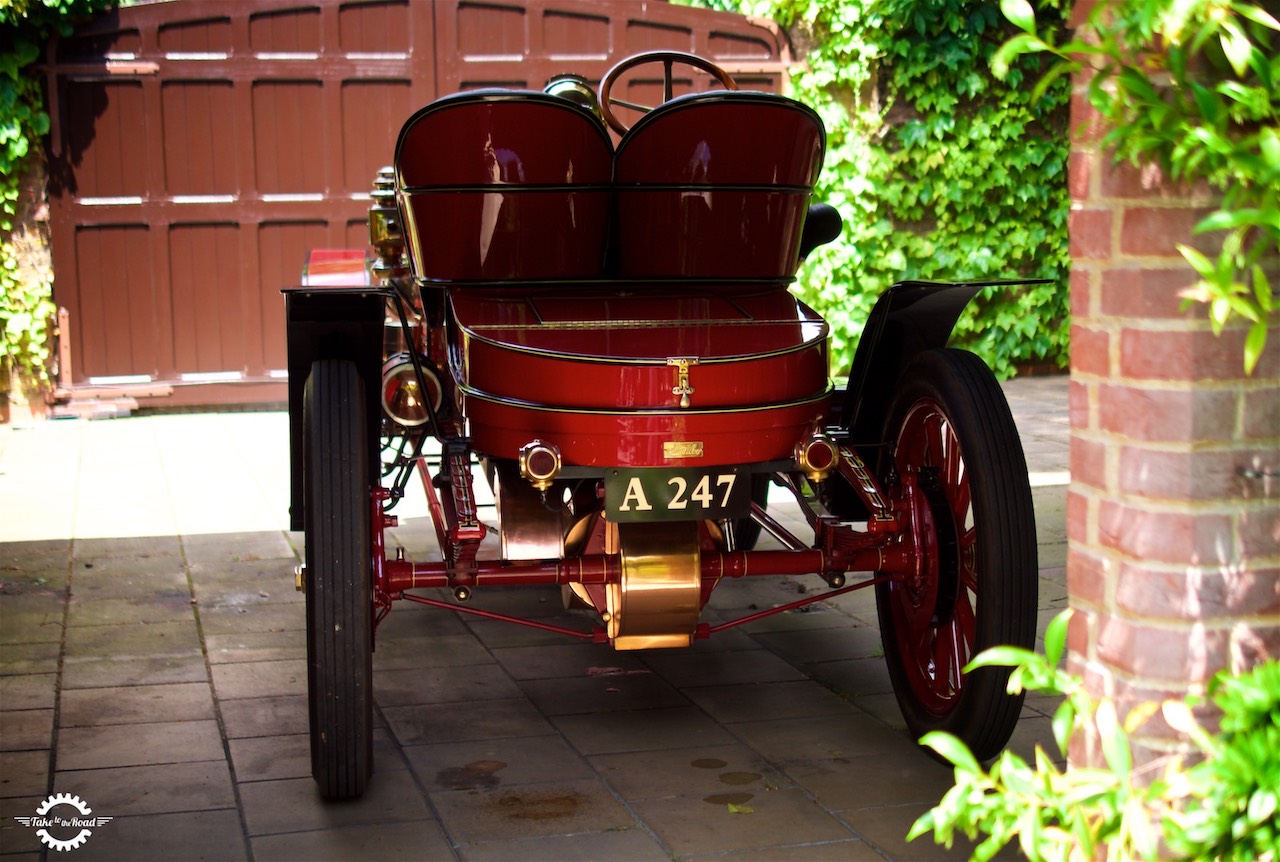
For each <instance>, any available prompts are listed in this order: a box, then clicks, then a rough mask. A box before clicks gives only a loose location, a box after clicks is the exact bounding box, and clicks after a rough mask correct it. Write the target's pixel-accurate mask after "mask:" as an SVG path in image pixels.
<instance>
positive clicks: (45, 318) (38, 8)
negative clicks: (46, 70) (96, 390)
mask: <svg viewBox="0 0 1280 862" xmlns="http://www.w3.org/2000/svg"><path fill="white" fill-rule="evenodd" d="M118 2H119V0H12V2H11V0H0V40H2V41H3V44H4V46H5V48H4V51H3V52H0V231H3V232H4V234H5V235H6V237H5V240H4V242H3V243H0V347H3V350H4V352H3V356H2V357H0V358H2V359H3V361H5V362H6V363H8V364H9V365H10V367H11V368H14V369H17V370H19V371H22V372H24V373H26V374H29V375H32V376H34V377H35V378H36V379H37V380H44V379H45V377H46V369H45V365H46V362H47V360H48V358H49V347H48V344H49V328H50V327H49V323H50V320H51V318H52V316H53V314H54V311H55V309H54V306H53V303H52V302H50V301H49V297H50V295H51V292H52V283H51V282H49V281H48V280H47V279H45V278H40V279H37V280H36V281H34V282H33V281H31V280H30V279H27V280H24V279H23V278H22V277H21V276H20V274H19V269H18V260H17V253H16V251H15V247H14V245H13V244H12V243H11V242H9V237H8V235H9V233H10V232H11V231H12V230H13V227H14V219H15V217H16V216H17V213H18V200H19V197H20V189H21V186H20V183H21V181H22V178H23V175H24V174H25V172H26V166H27V160H28V158H29V157H31V155H32V154H33V153H34V152H35V151H36V150H38V149H39V147H40V139H41V138H42V137H44V136H45V135H46V134H48V133H49V115H48V114H47V113H45V110H44V100H43V97H42V94H41V90H40V86H39V83H38V82H37V79H36V78H35V77H33V76H32V75H31V74H30V72H31V67H32V65H33V64H34V63H35V62H36V61H37V60H38V59H39V58H40V51H41V46H42V45H43V43H44V40H45V39H47V38H48V37H49V35H50V34H52V33H53V32H54V31H55V30H56V31H59V32H64V33H65V32H68V31H69V30H70V26H71V24H70V22H71V21H72V20H73V16H77V15H84V14H87V13H90V12H95V11H100V10H104V9H111V8H115V7H116V6H117V5H118Z"/></svg>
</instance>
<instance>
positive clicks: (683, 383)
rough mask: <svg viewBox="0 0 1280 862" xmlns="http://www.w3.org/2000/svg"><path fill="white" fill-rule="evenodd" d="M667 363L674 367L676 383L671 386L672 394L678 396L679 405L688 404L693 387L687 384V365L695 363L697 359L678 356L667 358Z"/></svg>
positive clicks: (684, 405)
mask: <svg viewBox="0 0 1280 862" xmlns="http://www.w3.org/2000/svg"><path fill="white" fill-rule="evenodd" d="M667 364H668V365H670V366H673V367H674V368H675V369H676V385H675V386H673V387H671V394H672V395H679V396H680V406H681V407H688V406H689V396H690V395H692V394H693V387H692V386H690V385H689V366H690V365H697V364H698V360H697V359H696V358H694V357H679V358H672V359H668V360H667Z"/></svg>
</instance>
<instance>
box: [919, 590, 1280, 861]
mask: <svg viewBox="0 0 1280 862" xmlns="http://www.w3.org/2000/svg"><path fill="white" fill-rule="evenodd" d="M1069 616H1070V612H1069V611H1068V612H1065V613H1063V614H1061V615H1059V616H1058V617H1057V618H1055V619H1054V620H1053V622H1051V623H1050V624H1049V627H1048V629H1047V630H1046V632H1045V654H1044V655H1038V654H1036V653H1033V652H1030V651H1028V650H1023V649H1018V648H1014V647H998V648H995V649H992V650H988V651H986V652H984V653H982V654H981V655H979V656H978V657H977V658H976V659H975V660H974V661H973V662H972V663H971V664H970V666H969V668H967V669H969V670H971V669H973V668H977V667H984V666H1012V667H1014V668H1015V670H1014V672H1013V675H1012V676H1011V677H1010V680H1009V688H1010V690H1011V691H1017V690H1026V691H1038V692H1045V693H1049V694H1056V695H1061V696H1062V697H1063V701H1062V704H1061V705H1060V706H1059V708H1058V709H1057V711H1056V712H1055V714H1054V716H1053V735H1054V741H1055V743H1056V744H1057V747H1058V756H1059V757H1061V758H1065V757H1066V753H1067V747H1068V745H1069V744H1070V741H1071V739H1072V737H1073V736H1074V735H1075V734H1076V733H1079V732H1082V731H1086V730H1087V731H1088V732H1091V733H1094V734H1096V738H1097V740H1098V743H1099V747H1100V749H1101V751H1102V755H1103V758H1104V761H1105V765H1104V766H1098V767H1072V768H1069V769H1066V770H1065V771H1064V770H1062V769H1060V768H1059V767H1058V766H1057V764H1056V762H1055V760H1054V759H1053V758H1051V757H1050V756H1049V755H1048V754H1046V753H1045V751H1044V750H1043V749H1042V748H1040V747H1039V746H1037V747H1036V749H1035V754H1034V764H1028V763H1027V761H1026V760H1025V759H1024V758H1022V757H1020V756H1019V755H1017V754H1015V753H1013V752H1011V751H1005V752H1003V753H1002V754H1000V756H999V757H997V758H996V759H995V761H993V762H992V764H991V765H990V766H989V767H984V766H983V765H982V764H980V763H978V761H977V760H975V759H974V757H973V755H972V754H971V753H970V752H969V750H968V748H967V747H965V745H964V744H963V743H961V742H960V741H959V740H958V739H956V738H955V737H953V736H950V735H948V734H944V733H930V734H927V735H926V736H924V737H923V738H922V739H921V742H922V744H924V745H927V746H929V747H930V748H932V749H933V750H934V751H936V752H937V753H938V754H939V755H940V756H941V757H943V758H944V759H946V760H947V761H948V762H950V763H951V764H952V765H953V766H954V767H955V785H954V786H953V787H952V788H951V789H950V790H948V791H947V792H946V794H945V795H944V796H943V797H942V799H941V800H940V801H939V802H938V804H937V805H936V806H935V807H934V808H933V809H932V810H930V811H928V812H926V813H925V814H924V815H923V816H921V817H920V819H918V820H917V821H916V822H915V824H914V825H913V826H912V827H911V831H910V832H909V833H908V836H907V837H908V840H913V839H915V838H917V837H919V836H921V835H924V834H926V833H929V832H932V833H933V837H934V840H935V841H936V842H938V843H939V844H945V845H946V846H948V847H950V846H951V845H952V843H953V841H954V839H955V836H956V834H957V833H960V834H963V835H965V836H967V837H968V838H969V839H970V840H975V841H976V840H978V839H979V837H981V839H982V840H981V841H980V842H979V843H978V844H977V845H976V847H975V849H974V851H973V854H972V858H973V859H977V860H985V859H990V858H991V857H992V856H994V855H995V854H996V853H997V852H998V851H999V850H1000V849H1001V848H1003V847H1005V846H1006V845H1008V844H1009V843H1010V842H1012V841H1014V840H1015V839H1016V841H1017V846H1018V848H1019V849H1020V850H1021V851H1022V853H1023V855H1025V856H1026V857H1027V858H1028V859H1029V860H1032V862H1041V860H1043V862H1051V860H1052V862H1077V860H1079V862H1090V860H1094V859H1099V858H1105V859H1108V860H1112V859H1114V860H1130V859H1155V858H1157V856H1158V855H1159V854H1160V853H1161V852H1162V851H1161V842H1163V846H1164V847H1165V848H1167V851H1171V852H1173V853H1177V854H1179V857H1180V858H1185V859H1195V860H1208V859H1221V860H1230V862H1246V860H1249V862H1255V860H1257V862H1275V860H1278V859H1280V662H1276V661H1272V662H1269V663H1265V664H1261V665H1259V666H1258V667H1256V668H1254V669H1253V670H1252V671H1250V672H1249V673H1246V674H1243V675H1240V676H1233V675H1231V674H1229V673H1227V672H1225V671H1224V672H1221V673H1219V674H1217V675H1216V676H1214V678H1213V679H1212V681H1211V682H1210V684H1209V687H1208V694H1207V699H1208V700H1210V701H1212V703H1213V704H1214V706H1215V707H1216V708H1217V710H1218V711H1219V712H1220V714H1221V719H1220V725H1219V730H1218V731H1217V732H1216V733H1211V732H1210V731H1208V730H1206V729H1205V728H1204V727H1203V726H1202V725H1201V724H1200V722H1199V721H1198V720H1197V719H1196V718H1195V713H1194V710H1195V708H1196V707H1198V706H1201V705H1202V704H1203V703H1204V702H1205V700H1206V698H1189V699H1188V700H1187V701H1167V702H1165V703H1164V704H1160V705H1156V704H1144V705H1143V706H1141V707H1138V708H1136V709H1135V710H1133V711H1132V712H1131V713H1130V714H1129V715H1128V716H1127V717H1126V719H1125V720H1124V722H1123V723H1122V722H1121V721H1120V720H1119V717H1118V716H1117V714H1116V710H1115V705H1114V704H1113V703H1112V702H1111V701H1109V700H1106V699H1103V700H1099V701H1094V700H1093V699H1092V698H1091V697H1090V696H1089V695H1088V693H1087V692H1086V691H1085V689H1084V684H1083V681H1082V680H1081V679H1080V678H1079V677H1077V676H1073V675H1071V674H1069V673H1066V672H1065V671H1064V670H1062V669H1061V668H1060V667H1059V663H1060V660H1061V658H1062V654H1063V651H1064V649H1065V645H1066V632H1067V623H1068V620H1069ZM1157 711H1160V712H1161V713H1162V715H1163V717H1164V720H1165V722H1166V723H1167V724H1169V725H1170V726H1171V727H1173V728H1174V729H1176V730H1179V731H1181V732H1182V733H1184V734H1185V735H1186V736H1187V738H1188V739H1189V740H1190V742H1191V743H1192V744H1194V746H1195V747H1196V749H1197V753H1198V754H1199V755H1200V756H1202V757H1203V759H1202V760H1200V761H1199V762H1197V763H1196V764H1195V765H1192V766H1190V767H1185V766H1184V761H1183V760H1182V758H1180V757H1173V758H1171V759H1169V760H1168V762H1167V763H1166V764H1164V769H1163V771H1162V773H1161V774H1159V775H1156V776H1153V777H1151V779H1150V780H1149V781H1141V780H1135V776H1134V773H1133V755H1132V751H1131V748H1130V741H1129V734H1130V733H1132V732H1133V731H1134V730H1135V729H1136V728H1137V727H1139V726H1140V725H1142V724H1143V723H1144V722H1146V721H1147V720H1148V719H1149V718H1150V717H1151V716H1153V715H1154V714H1155V713H1156V712H1157Z"/></svg>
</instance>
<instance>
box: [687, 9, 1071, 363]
mask: <svg viewBox="0 0 1280 862" xmlns="http://www.w3.org/2000/svg"><path fill="white" fill-rule="evenodd" d="M683 2H687V3H689V4H690V5H701V6H710V7H713V8H718V9H721V10H725V11H735V12H743V13H747V14H751V15H759V16H762V17H767V18H771V19H773V20H775V21H777V22H778V23H779V24H780V25H781V26H782V27H784V28H785V29H786V30H787V31H788V33H789V34H790V35H791V37H792V41H793V44H794V46H795V48H796V53H797V59H799V60H800V61H801V64H800V65H799V66H798V67H797V68H796V69H795V70H794V71H793V72H792V77H791V91H790V93H791V95H792V96H794V97H795V98H797V99H799V100H801V101H803V102H806V103H808V104H810V105H812V106H813V107H814V108H815V109H816V110H817V111H818V113H819V114H820V115H821V116H822V118H823V121H824V123H825V124H826V127H827V135H828V151H827V159H826V162H825V165H824V168H823V174H822V178H821V180H820V182H819V186H818V188H817V190H816V197H817V198H818V199H821V200H825V201H827V202H828V203H830V204H832V205H834V206H835V207H836V208H837V209H838V210H839V211H840V213H841V215H842V216H843V217H844V222H845V229H844V233H843V235H842V237H841V239H840V240H839V241H838V242H837V243H835V244H833V245H831V246H827V247H826V248H824V249H820V250H819V251H817V252H815V253H814V254H813V255H812V256H811V257H810V260H809V261H808V263H806V265H805V267H804V269H803V270H802V271H801V273H800V275H799V278H798V279H797V286H796V292H797V293H798V294H799V295H800V296H801V298H803V299H804V300H805V301H806V302H808V303H810V304H811V305H813V306H814V307H815V308H817V309H818V310H819V311H821V312H822V313H823V315H824V316H825V317H826V318H827V320H828V321H830V322H831V324H832V329H833V333H832V342H831V345H832V351H833V366H834V369H835V371H836V372H837V373H839V372H840V371H841V370H842V369H846V368H847V367H848V365H849V362H850V360H851V359H852V356H853V350H854V347H855V346H856V343H857V337H858V334H859V333H860V332H861V329H862V326H863V323H864V322H865V320H866V317H867V314H868V313H869V312H870V309H871V306H872V305H873V304H874V302H875V299H876V297H877V296H879V295H880V293H881V292H883V290H884V289H885V288H887V287H888V286H889V285H891V284H892V283H893V282H895V281H899V280H903V279H963V280H976V279H998V278H1011V277H1035V278H1048V279H1051V283H1049V284H1046V285H1037V286H1024V287H1018V288H1000V289H988V290H986V291H984V292H983V293H981V294H980V295H979V296H978V298H976V299H975V300H974V302H973V303H971V305H970V307H969V309H968V310H967V311H966V313H965V316H964V317H963V318H962V319H961V321H960V323H959V325H958V327H957V332H956V336H955V337H954V339H953V343H955V344H957V345H959V346H964V347H968V348H970V349H972V350H974V351H975V352H977V353H979V354H980V355H982V356H983V358H985V359H986V360H987V361H988V362H989V363H990V364H991V365H992V366H993V367H994V368H995V369H996V371H997V372H998V373H999V374H1001V375H1002V376H1009V375H1011V374H1012V373H1014V371H1015V370H1016V368H1017V367H1019V366H1023V365H1027V364H1042V363H1054V364H1056V365H1058V366H1065V365H1066V362H1067V332H1068V294H1067V291H1068V284H1067V281H1068V273H1069V263H1070V255H1069V250H1068V245H1067V213H1068V208H1069V196H1068V191H1067V179H1066V164H1067V156H1068V152H1069V141H1068V136H1067V105H1068V99H1069V84H1068V82H1067V81H1065V80H1059V81H1057V82H1056V83H1054V84H1053V85H1051V86H1049V87H1047V88H1046V89H1045V91H1044V92H1043V93H1039V94H1036V95H1035V96H1034V97H1033V95H1032V90H1033V87H1034V85H1035V83H1036V81H1037V80H1038V79H1039V78H1040V77H1041V75H1042V74H1043V70H1042V69H1041V68H1040V61H1039V59H1037V58H1035V57H1031V56H1026V57H1019V58H1017V59H1016V60H1015V61H1014V62H1013V64H1012V66H1011V68H1010V70H1009V74H1008V75H1007V77H1006V78H1005V80H1003V81H1002V80H997V79H996V78H995V77H994V76H993V74H992V72H991V58H992V56H993V55H994V54H995V52H996V51H997V49H998V48H999V47H1000V45H1001V44H1002V42H1004V40H1005V39H1007V38H1008V37H1009V36H1010V35H1011V34H1012V33H1013V32H1016V31H1015V30H1013V29H1011V27H1010V25H1008V24H1007V22H1006V21H1005V20H1004V18H1003V17H1002V16H1001V14H1000V7H999V4H998V3H996V2H994V0H990V2H983V0H683ZM1040 9H1041V12H1040V23H1041V26H1054V24H1055V22H1056V24H1057V25H1058V26H1061V21H1062V16H1061V10H1060V8H1059V3H1057V2H1055V0H1047V2H1042V3H1041V4H1040Z"/></svg>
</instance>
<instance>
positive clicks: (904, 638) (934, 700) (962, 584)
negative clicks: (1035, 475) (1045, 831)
mask: <svg viewBox="0 0 1280 862" xmlns="http://www.w3.org/2000/svg"><path fill="white" fill-rule="evenodd" d="M884 439H885V440H886V441H888V443H889V445H890V451H889V454H888V456H887V459H886V463H885V464H883V465H882V469H881V474H882V476H884V477H885V479H886V486H887V487H888V489H889V493H890V494H894V495H899V496H901V495H902V494H904V493H906V491H905V488H906V486H907V485H908V484H909V483H914V485H915V487H916V491H917V495H916V496H917V503H916V511H917V513H918V515H919V517H918V519H917V520H918V523H917V528H918V533H919V535H918V536H917V541H918V543H919V546H920V548H921V551H922V561H921V564H920V566H919V567H918V571H917V574H916V575H915V576H914V577H911V578H908V579H907V580H906V581H900V582H894V583H886V584H880V585H878V586H877V591H876V599H877V606H878V610H879V617H880V630H881V636H882V638H883V640H884V651H885V658H886V660H887V662H888V667H889V675H890V677H891V679H892V681H893V686H894V692H895V694H896V695H897V699H898V704H899V706H900V707H901V709H902V714H903V716H904V718H905V719H906V722H907V726H908V728H909V729H910V730H911V731H912V732H913V733H914V734H915V735H916V736H921V735H923V734H925V733H927V732H929V731H932V730H943V731H947V732H950V733H952V734H954V735H956V736H958V737H959V738H960V739H961V740H963V741H964V742H965V743H967V744H968V745H969V747H970V748H971V749H972V750H973V752H974V754H975V755H976V756H977V757H978V758H979V759H987V758H990V757H993V756H995V754H997V753H998V752H999V751H1000V749H1002V748H1003V747H1004V745H1005V744H1006V743H1007V742H1008V740H1009V736H1010V735H1011V734H1012V733H1013V729H1014V726H1015V724H1016V722H1017V719H1018V714H1019V711H1020V710H1021V706H1022V696H1021V695H1017V696H1011V695H1009V694H1008V693H1007V692H1006V690H1005V687H1006V684H1007V682H1008V677H1009V670H1008V669H1007V668H982V669H979V670H976V671H974V672H972V673H965V672H964V667H965V665H967V664H968V663H969V661H970V660H971V659H972V658H973V657H974V656H975V655H977V654H978V653H980V652H981V651H982V650H984V649H987V648H988V647H992V646H996V645H1002V644H1009V645H1016V646H1022V647H1031V646H1032V645H1033V642H1034V638H1035V624H1036V586H1037V578H1038V571H1037V562H1036V535H1035V519H1034V512H1033V510H1032V503H1031V489H1030V484H1029V482H1028V478H1027V468H1026V461H1025V458H1024V457H1023V454H1022V447H1021V444H1020V442H1019V439H1018V434H1017V429H1016V427H1015V426H1014V423H1013V418H1012V416H1011V415H1010V413H1009V408H1008V405H1007V404H1006V402H1005V399H1004V394H1003V392H1002V391H1001V389H1000V385H999V383H998V382H997V381H996V379H995V376H994V375H993V374H992V373H991V371H990V370H989V369H988V368H987V367H986V365H985V364H984V363H983V362H982V360H980V359H978V358H977V357H976V356H974V355H973V354H971V353H967V352H965V351H961V350H949V349H947V350H932V351H928V352H926V353H924V354H922V355H921V356H919V357H918V358H917V359H916V360H915V361H914V362H912V363H911V365H910V366H909V367H908V368H907V370H906V371H905V373H904V374H903V376H902V378H901V381H900V385H899V386H898V391H897V394H896V396H895V398H894V400H893V403H892V406H891V407H890V409H889V411H888V421H887V424H886V426H885V436H884Z"/></svg>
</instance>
